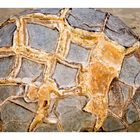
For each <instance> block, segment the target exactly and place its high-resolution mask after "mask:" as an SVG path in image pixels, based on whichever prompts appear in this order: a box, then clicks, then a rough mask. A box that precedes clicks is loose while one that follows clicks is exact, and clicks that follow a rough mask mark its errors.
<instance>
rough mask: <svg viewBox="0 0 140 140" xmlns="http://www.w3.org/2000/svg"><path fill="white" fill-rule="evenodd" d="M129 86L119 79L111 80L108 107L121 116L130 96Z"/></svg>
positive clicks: (130, 89)
mask: <svg viewBox="0 0 140 140" xmlns="http://www.w3.org/2000/svg"><path fill="white" fill-rule="evenodd" d="M132 90H133V88H132V87H131V86H128V85H126V84H124V83H122V82H120V81H117V80H116V81H115V80H114V81H113V82H112V84H111V88H110V92H109V95H108V98H109V109H110V110H111V111H112V112H113V113H115V114H116V115H118V116H122V113H123V111H124V106H125V105H126V103H127V102H128V101H129V100H130V98H131V97H132Z"/></svg>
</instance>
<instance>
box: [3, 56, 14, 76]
mask: <svg viewBox="0 0 140 140" xmlns="http://www.w3.org/2000/svg"><path fill="white" fill-rule="evenodd" d="M14 60H15V58H14V56H10V57H4V58H0V78H4V77H7V76H8V74H10V72H11V71H12V68H13V66H14Z"/></svg>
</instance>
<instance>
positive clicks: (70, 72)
mask: <svg viewBox="0 0 140 140" xmlns="http://www.w3.org/2000/svg"><path fill="white" fill-rule="evenodd" d="M76 74H77V69H74V68H71V67H68V66H65V65H63V64H60V63H57V64H56V68H55V71H54V74H53V78H54V79H55V80H56V82H57V83H58V85H59V88H65V87H72V86H75V82H76Z"/></svg>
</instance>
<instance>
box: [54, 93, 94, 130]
mask: <svg viewBox="0 0 140 140" xmlns="http://www.w3.org/2000/svg"><path fill="white" fill-rule="evenodd" d="M86 102H87V98H85V97H84V96H68V97H67V98H64V99H60V100H59V101H58V105H57V106H56V111H57V113H58V114H59V120H60V123H61V126H62V128H63V130H64V131H68V132H69V131H93V126H94V123H95V116H94V117H93V116H92V115H91V114H90V113H87V112H84V111H82V108H83V107H84V105H85V103H86Z"/></svg>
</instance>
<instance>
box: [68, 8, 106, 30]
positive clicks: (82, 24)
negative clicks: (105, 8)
mask: <svg viewBox="0 0 140 140" xmlns="http://www.w3.org/2000/svg"><path fill="white" fill-rule="evenodd" d="M105 15H106V14H105V13H103V12H102V11H98V10H95V9H82V8H73V9H72V11H71V14H70V16H69V17H68V19H67V20H68V22H69V24H70V25H71V26H74V27H77V28H82V29H84V30H88V31H101V28H102V25H103V22H104V19H105Z"/></svg>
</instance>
